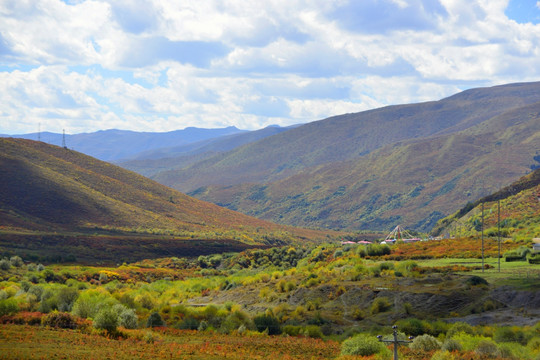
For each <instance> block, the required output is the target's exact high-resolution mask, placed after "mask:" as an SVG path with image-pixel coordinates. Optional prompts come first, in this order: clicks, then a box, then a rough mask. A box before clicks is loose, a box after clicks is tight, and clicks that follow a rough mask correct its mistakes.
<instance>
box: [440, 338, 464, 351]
mask: <svg viewBox="0 0 540 360" xmlns="http://www.w3.org/2000/svg"><path fill="white" fill-rule="evenodd" d="M441 349H442V350H444V351H450V352H453V351H461V350H462V349H463V346H461V343H460V342H459V341H457V340H455V339H446V340H445V341H444V343H443V344H442V347H441Z"/></svg>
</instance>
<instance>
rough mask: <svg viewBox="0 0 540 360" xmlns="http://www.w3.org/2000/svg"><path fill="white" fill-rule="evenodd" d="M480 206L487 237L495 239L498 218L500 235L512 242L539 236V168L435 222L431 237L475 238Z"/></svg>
mask: <svg viewBox="0 0 540 360" xmlns="http://www.w3.org/2000/svg"><path fill="white" fill-rule="evenodd" d="M539 157H540V156H539ZM482 205H483V206H484V214H483V215H484V229H485V234H486V235H487V236H497V234H498V225H499V224H498V221H499V216H500V228H501V236H503V237H506V236H508V235H509V234H512V236H513V237H514V238H515V240H530V239H532V238H538V237H540V168H538V169H536V170H534V171H533V172H532V173H530V174H528V175H526V176H523V177H521V178H520V179H519V180H518V181H515V182H513V183H512V184H510V185H508V186H505V187H504V188H502V189H500V190H498V191H496V192H494V193H492V194H490V195H488V196H484V197H482V198H480V199H478V200H476V201H475V202H471V203H468V204H467V205H466V206H465V207H463V208H461V209H460V210H459V211H457V212H456V213H454V214H452V215H450V216H447V217H445V218H444V219H441V220H439V221H438V222H437V226H435V228H434V229H433V235H435V236H438V235H440V234H443V233H444V234H448V235H452V236H469V235H477V234H478V233H479V232H480V231H481V230H482ZM499 206H500V211H499Z"/></svg>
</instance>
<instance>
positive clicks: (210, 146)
mask: <svg viewBox="0 0 540 360" xmlns="http://www.w3.org/2000/svg"><path fill="white" fill-rule="evenodd" d="M296 126H297V125H296ZM296 126H289V127H279V126H268V127H266V128H264V129H260V130H255V131H248V132H242V133H239V134H233V135H224V136H220V137H216V138H211V139H206V140H202V141H198V142H195V143H190V144H187V145H181V146H174V147H163V148H159V149H155V150H149V151H144V152H141V153H139V154H136V155H135V156H134V157H132V159H130V160H120V161H117V162H116V163H117V164H118V165H120V166H122V167H123V168H126V169H128V170H132V171H135V172H138V173H139V174H141V175H144V176H148V177H150V176H153V175H155V174H157V173H159V172H161V171H167V170H173V169H181V168H184V167H186V166H189V165H191V164H194V163H196V162H199V161H202V160H204V159H207V158H209V157H211V156H214V155H216V154H218V153H222V152H226V151H230V150H232V149H235V148H237V147H240V146H242V145H245V144H248V143H251V142H255V141H258V140H261V139H264V138H266V137H269V136H272V135H276V134H279V133H282V132H284V131H288V130H290V129H292V128H294V127H296Z"/></svg>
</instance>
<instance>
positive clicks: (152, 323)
mask: <svg viewBox="0 0 540 360" xmlns="http://www.w3.org/2000/svg"><path fill="white" fill-rule="evenodd" d="M157 326H165V322H163V319H162V318H161V315H159V313H158V312H153V313H151V314H150V316H149V317H148V319H147V320H146V327H157Z"/></svg>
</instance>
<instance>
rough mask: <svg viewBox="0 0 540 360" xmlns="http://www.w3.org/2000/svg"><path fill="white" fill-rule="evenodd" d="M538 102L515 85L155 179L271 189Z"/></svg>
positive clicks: (242, 151) (389, 110)
mask: <svg viewBox="0 0 540 360" xmlns="http://www.w3.org/2000/svg"><path fill="white" fill-rule="evenodd" d="M538 101H540V83H524V84H510V85H505V86H498V87H492V88H481V89H472V90H468V91H464V92H462V93H459V94H457V95H454V96H452V97H449V98H446V99H443V100H440V101H433V102H427V103H421V104H410V105H397V106H389V107H384V108H380V109H375V110H370V111H365V112H361V113H355V114H346V115H341V116H336V117H332V118H328V119H325V120H321V121H315V122H312V123H309V124H306V125H303V126H301V127H298V128H295V129H291V130H289V131H287V132H284V133H282V134H277V135H275V136H271V137H268V138H265V139H263V140H260V141H257V142H254V143H251V144H248V145H245V146H242V147H240V148H238V149H235V150H233V151H231V152H228V153H225V154H219V155H216V156H214V157H212V158H208V159H204V160H202V161H200V162H197V163H194V164H192V165H191V166H187V167H185V168H184V169H180V170H175V171H163V172H161V173H159V174H157V175H156V176H154V177H153V178H154V179H155V180H157V181H159V182H161V183H163V184H166V185H168V186H172V187H174V188H176V189H178V190H180V191H184V192H193V191H195V190H196V189H198V188H200V187H202V186H228V185H238V184H249V183H257V184H266V183H271V182H274V181H278V180H282V179H285V178H287V177H290V176H293V175H296V174H301V173H302V172H303V171H306V170H307V171H313V168H314V167H317V166H320V165H324V164H330V163H334V162H339V161H347V160H355V159H359V158H362V157H364V156H366V155H367V154H369V153H371V152H373V151H376V150H377V149H381V148H383V147H385V146H388V145H392V144H396V143H397V142H401V141H408V140H418V139H425V138H428V137H433V136H436V135H444V134H452V133H456V132H459V131H463V130H466V129H469V128H471V127H473V126H475V125H478V124H482V123H483V122H485V121H487V120H489V119H491V118H493V117H496V116H498V115H500V114H502V113H504V112H506V111H508V110H510V109H514V108H519V107H522V106H526V105H529V104H532V103H535V102H538ZM195 194H196V193H195ZM196 196H197V195H196Z"/></svg>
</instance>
